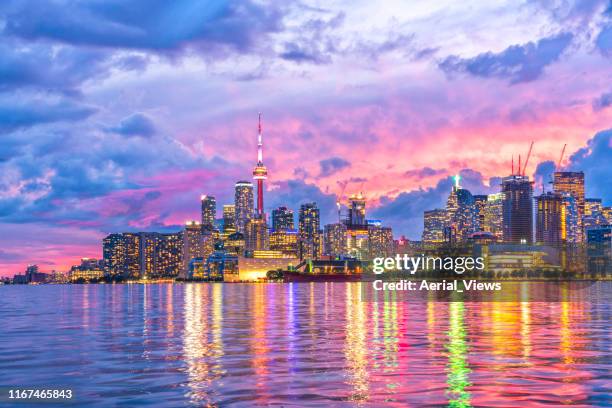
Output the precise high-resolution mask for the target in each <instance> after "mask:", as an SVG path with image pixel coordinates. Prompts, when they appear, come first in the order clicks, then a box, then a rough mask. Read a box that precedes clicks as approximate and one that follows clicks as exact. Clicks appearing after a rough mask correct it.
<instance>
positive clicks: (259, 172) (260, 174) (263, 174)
mask: <svg viewBox="0 0 612 408" xmlns="http://www.w3.org/2000/svg"><path fill="white" fill-rule="evenodd" d="M267 178H268V170H267V169H266V166H264V164H263V135H262V132H261V113H260V114H259V122H258V125H257V164H256V165H255V168H254V169H253V179H254V180H255V181H256V182H257V210H256V215H257V216H258V217H260V218H265V217H264V198H263V194H264V193H263V192H264V188H263V183H264V180H265V179H267Z"/></svg>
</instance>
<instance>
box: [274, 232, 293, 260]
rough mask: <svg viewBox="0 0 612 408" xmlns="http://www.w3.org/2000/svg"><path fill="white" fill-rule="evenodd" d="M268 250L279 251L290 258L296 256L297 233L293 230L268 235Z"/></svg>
mask: <svg viewBox="0 0 612 408" xmlns="http://www.w3.org/2000/svg"><path fill="white" fill-rule="evenodd" d="M270 250H271V251H280V252H282V253H283V254H284V255H286V256H288V257H292V258H297V256H298V232H297V231H296V230H294V229H279V230H274V231H272V232H271V233H270Z"/></svg>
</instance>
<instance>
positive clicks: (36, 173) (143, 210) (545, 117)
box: [0, 1, 612, 276]
mask: <svg viewBox="0 0 612 408" xmlns="http://www.w3.org/2000/svg"><path fill="white" fill-rule="evenodd" d="M133 3H134V4H136V3H138V2H133ZM188 3H189V2H181V3H176V4H175V5H163V4H162V3H159V4H155V5H148V6H147V8H148V9H150V11H151V13H150V15H151V17H150V18H149V19H144V18H142V17H141V16H139V15H138V14H137V13H131V12H130V10H132V9H130V7H129V5H126V6H125V8H124V9H122V10H121V13H119V14H121V15H119V14H117V13H115V12H113V10H111V9H110V8H106V7H105V6H103V5H97V6H95V7H94V6H88V5H86V4H80V3H74V4H73V5H70V6H68V5H66V6H63V7H60V6H56V5H51V4H48V5H46V6H47V7H46V8H47V9H48V10H49V13H50V14H51V15H53V16H54V18H53V19H52V21H47V22H46V24H39V22H40V18H41V15H39V14H37V13H36V12H35V11H34V10H36V9H37V7H31V5H30V3H29V2H27V1H25V2H10V1H9V2H5V3H3V4H2V5H1V6H0V22H1V23H2V24H0V39H1V40H2V43H1V47H2V50H3V55H5V56H6V58H5V59H4V61H5V64H4V65H3V66H2V67H0V72H2V73H3V75H1V76H0V78H1V79H0V132H1V136H2V139H3V142H2V148H0V149H1V150H0V171H1V174H2V176H0V191H1V195H0V233H1V236H2V238H0V243H1V244H2V249H1V250H0V275H3V276H10V275H12V274H13V273H15V272H17V271H22V270H23V266H24V265H26V264H28V263H37V264H39V265H40V266H41V269H43V270H45V271H48V270H52V269H57V270H66V269H68V268H69V267H70V265H72V264H73V263H74V262H75V260H76V259H79V258H80V257H82V256H90V257H99V256H100V253H99V252H100V250H99V242H100V241H101V239H102V238H103V237H104V236H106V235H107V234H108V233H110V232H115V231H124V230H127V231H161V232H168V231H175V230H177V228H178V227H179V226H181V225H183V222H184V220H186V219H198V218H199V217H198V214H199V211H200V208H199V207H198V204H197V200H198V197H200V195H201V194H209V195H213V196H215V197H216V199H217V214H216V218H220V211H221V208H222V205H223V204H228V203H231V202H232V201H233V200H232V197H233V194H234V191H233V189H232V187H231V186H233V185H234V183H235V182H236V181H238V180H244V179H249V180H251V177H250V175H251V174H252V171H253V151H255V148H256V140H255V138H254V137H253V133H254V132H253V128H254V126H253V122H254V119H253V118H254V115H256V113H257V112H258V111H262V112H265V115H266V117H265V118H266V129H265V132H266V135H265V137H266V143H267V145H266V166H267V168H268V170H269V171H270V175H269V177H268V179H267V180H266V190H265V195H266V201H265V202H264V208H265V211H266V212H267V213H268V214H270V213H271V209H273V208H276V207H278V206H280V205H286V206H288V207H290V208H291V209H293V210H294V211H296V212H297V210H298V209H299V207H300V205H301V204H302V203H305V202H310V201H314V202H317V204H318V206H319V209H320V211H321V224H322V225H325V224H328V223H330V222H332V221H334V219H335V218H336V217H337V213H336V206H335V203H336V196H337V195H338V194H340V192H341V191H343V190H344V191H345V195H348V194H350V193H358V192H359V191H364V192H366V194H367V196H368V206H369V210H370V212H371V214H372V217H373V218H376V219H382V220H384V221H385V222H386V223H387V224H389V225H391V226H393V228H394V233H395V235H396V236H399V235H402V234H405V235H407V236H408V237H409V238H412V239H419V238H420V236H421V229H422V226H423V222H422V217H423V211H425V210H429V209H435V208H439V207H441V206H443V204H444V203H445V202H446V199H447V195H448V191H449V189H450V188H451V186H452V183H453V180H452V178H451V176H452V175H454V174H456V173H460V174H461V175H462V177H463V180H464V181H463V182H464V184H465V186H466V188H468V189H469V190H470V191H472V193H474V194H489V193H495V192H497V184H499V182H500V180H499V179H497V178H496V177H503V176H505V175H507V174H509V172H510V160H511V157H512V155H513V154H514V156H515V159H518V155H519V154H522V155H523V157H525V155H526V153H527V150H528V147H529V144H530V143H531V141H535V146H534V149H533V154H532V157H531V161H530V163H529V166H528V168H527V175H528V176H530V178H531V179H532V180H533V179H535V181H536V186H535V189H536V191H537V193H539V192H540V191H541V190H540V188H539V186H540V185H541V183H542V181H544V183H548V179H549V178H550V174H551V173H552V171H553V169H554V165H555V163H556V162H557V160H558V157H559V154H560V152H561V149H562V147H563V145H564V144H567V151H566V154H565V159H564V165H565V167H566V169H568V170H583V171H585V175H586V180H585V185H586V188H587V191H586V196H587V197H588V198H591V197H598V198H602V199H603V201H604V205H610V203H611V200H612V191H610V190H609V187H608V184H607V180H608V178H609V175H610V174H612V168H610V163H612V161H610V160H609V159H610V158H611V157H612V130H610V128H611V127H612V103H611V101H612V98H611V94H612V89H611V88H610V85H609V83H610V78H609V65H610V58H611V55H612V54H611V51H612V43H611V41H610V39H611V38H612V21H611V11H610V10H612V8H610V3H609V2H607V1H594V2H586V3H575V4H574V3H571V2H568V3H565V4H563V5H559V6H558V7H556V8H555V9H554V10H551V9H548V8H545V7H542V6H541V5H540V4H538V3H537V2H526V3H515V2H507V3H503V4H502V3H500V4H496V5H486V6H485V5H484V4H483V7H480V8H478V11H470V10H468V9H467V8H466V7H467V6H465V5H459V4H451V3H449V4H442V3H440V4H437V5H427V4H416V3H415V4H414V5H411V6H409V7H399V6H398V7H391V8H390V9H392V10H393V13H390V12H387V11H385V10H373V7H375V6H373V5H371V4H368V3H367V2H354V3H353V4H351V6H350V7H347V6H343V5H338V6H329V5H325V7H321V4H318V3H316V2H308V3H300V4H294V3H285V2H283V4H280V3H275V2H269V3H266V4H265V5H263V6H262V5H260V4H255V3H253V4H251V3H250V2H249V3H248V4H250V6H251V8H250V12H249V13H247V14H246V15H245V13H246V12H245V10H244V9H241V8H237V7H235V5H232V3H231V2H230V3H224V2H219V3H216V2H215V3H214V8H215V10H216V12H215V13H212V14H211V13H209V11H210V10H207V9H205V8H200V7H195V6H194V4H196V3H194V4H188ZM587 3H588V4H587ZM126 4H127V3H126ZM140 7H142V6H140ZM185 10H190V12H189V14H190V17H191V18H189V19H185V20H184V22H183V24H181V25H180V26H181V27H182V30H179V29H178V27H177V26H176V25H175V24H166V22H165V21H164V19H163V18H161V16H163V15H168V13H170V12H171V14H172V15H186V12H185ZM228 16H229V17H228ZM363 16H371V18H368V19H364V18H363ZM457 16H462V17H461V24H459V25H457V24H454V23H452V22H451V21H455V20H454V17H457ZM517 16H518V17H520V18H518V17H517ZM232 17H233V18H236V19H237V20H238V21H239V22H238V23H237V26H236V27H233V28H234V30H233V32H234V33H235V35H228V36H226V37H223V38H221V39H220V38H218V37H215V36H214V35H211V34H210V32H206V31H202V30H201V29H199V28H198V27H199V26H198V21H202V19H204V20H205V21H206V22H207V23H208V24H210V25H211V26H213V27H215V28H217V29H220V30H224V29H227V28H228V26H230V25H231V23H230V21H233V20H232ZM451 17H453V18H451ZM75 18H76V19H77V20H79V21H82V22H83V23H81V22H77V21H75V20H74V19H75ZM228 18H229V20H228ZM366 20H367V22H366ZM68 22H70V24H68ZM434 22H435V23H434ZM117 25H118V26H121V27H124V28H126V30H125V31H121V30H119V31H117V30H115V31H113V32H112V35H111V33H110V32H109V33H107V34H106V35H104V36H100V35H99V34H98V33H100V32H104V31H105V30H107V31H108V30H109V27H115V26H117ZM66 27H71V28H70V29H68V28H66ZM431 27H436V29H435V30H433V29H432V28H431ZM468 27H469V28H468ZM97 30H98V31H97ZM134 32H142V33H146V35H145V36H144V37H139V36H136V37H134V36H133V34H130V33H134ZM492 34H496V35H492ZM499 34H501V35H499ZM4 74H6V75H4ZM534 175H535V177H533V176H534Z"/></svg>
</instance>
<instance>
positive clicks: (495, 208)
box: [481, 193, 505, 242]
mask: <svg viewBox="0 0 612 408" xmlns="http://www.w3.org/2000/svg"><path fill="white" fill-rule="evenodd" d="M504 197H505V195H504V193H496V194H489V195H488V196H487V204H486V205H485V216H484V225H483V226H482V227H481V229H482V230H483V231H487V232H490V233H491V234H493V235H494V236H495V237H496V239H497V241H498V242H501V241H502V240H503V239H504V222H503V221H504Z"/></svg>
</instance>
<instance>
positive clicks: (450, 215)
mask: <svg viewBox="0 0 612 408" xmlns="http://www.w3.org/2000/svg"><path fill="white" fill-rule="evenodd" d="M459 181H460V177H459V175H457V176H455V184H454V185H453V187H452V189H451V192H450V194H449V196H448V200H447V201H446V216H447V220H446V227H447V228H448V230H449V232H450V237H451V241H455V240H456V241H458V242H465V241H467V239H468V238H469V236H470V234H472V233H473V232H475V231H476V225H477V221H476V219H477V217H476V206H475V204H474V196H473V195H472V193H470V192H469V191H468V190H466V189H463V188H461V186H460V185H459Z"/></svg>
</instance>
